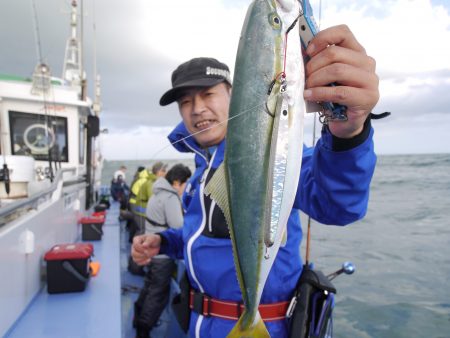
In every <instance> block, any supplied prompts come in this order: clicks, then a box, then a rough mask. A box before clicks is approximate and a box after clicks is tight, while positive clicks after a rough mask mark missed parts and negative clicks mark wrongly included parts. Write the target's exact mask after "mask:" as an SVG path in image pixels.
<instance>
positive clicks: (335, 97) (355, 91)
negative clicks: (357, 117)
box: [305, 86, 379, 112]
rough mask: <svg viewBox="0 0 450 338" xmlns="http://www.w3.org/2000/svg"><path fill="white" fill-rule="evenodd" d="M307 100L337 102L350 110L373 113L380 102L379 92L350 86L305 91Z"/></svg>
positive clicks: (316, 88)
mask: <svg viewBox="0 0 450 338" xmlns="http://www.w3.org/2000/svg"><path fill="white" fill-rule="evenodd" d="M305 94H306V95H305V99H307V100H308V101H313V102H324V101H325V102H335V103H340V104H344V105H346V106H347V107H348V108H349V109H350V110H354V111H356V110H362V111H368V112H370V111H372V109H373V107H375V105H376V103H377V102H378V98H379V94H378V91H376V90H375V91H374V90H368V89H362V88H355V87H349V86H335V87H330V86H327V87H315V88H312V89H308V90H306V91H305Z"/></svg>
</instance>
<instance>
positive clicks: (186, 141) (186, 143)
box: [167, 122, 225, 165]
mask: <svg viewBox="0 0 450 338" xmlns="http://www.w3.org/2000/svg"><path fill="white" fill-rule="evenodd" d="M189 135H190V134H189V131H188V130H187V129H186V126H185V125H184V123H183V122H180V123H179V124H178V125H177V126H176V127H175V129H174V130H173V131H172V132H171V133H170V134H169V135H168V136H167V138H168V139H169V141H170V143H172V145H173V147H174V148H175V149H176V150H178V151H179V152H182V153H189V152H191V153H195V154H196V155H198V156H200V158H203V160H205V161H206V163H208V162H209V158H210V157H211V155H210V154H209V152H208V150H207V149H203V148H201V147H200V145H199V144H198V143H197V141H195V139H194V138H193V137H188V136H189ZM224 150H225V140H222V142H220V143H219V144H218V145H217V152H218V153H217V155H218V156H217V155H216V159H215V161H214V162H216V160H218V161H220V162H222V160H223V155H224ZM198 156H196V160H195V162H196V165H198V164H199V163H198V161H199V158H198Z"/></svg>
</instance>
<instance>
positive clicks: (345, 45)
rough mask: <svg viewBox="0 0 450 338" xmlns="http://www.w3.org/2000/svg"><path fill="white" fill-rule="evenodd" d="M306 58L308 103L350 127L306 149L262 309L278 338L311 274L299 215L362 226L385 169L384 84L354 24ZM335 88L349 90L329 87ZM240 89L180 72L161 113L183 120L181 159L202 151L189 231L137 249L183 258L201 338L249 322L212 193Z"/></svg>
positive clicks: (194, 330) (189, 196)
mask: <svg viewBox="0 0 450 338" xmlns="http://www.w3.org/2000/svg"><path fill="white" fill-rule="evenodd" d="M306 53H307V55H308V56H309V58H310V59H309V61H308V63H307V64H306V71H305V75H306V86H305V88H306V90H305V91H304V92H303V96H304V98H305V99H306V100H308V101H312V102H315V101H326V102H336V103H339V104H342V105H345V106H347V116H348V120H347V121H346V122H334V121H330V122H329V123H328V124H326V125H324V126H323V128H322V134H321V138H320V139H319V140H318V142H317V144H316V146H315V147H313V148H310V147H307V146H305V145H302V144H299V145H298V146H299V147H303V159H302V167H301V174H300V180H299V182H298V187H297V189H298V190H297V192H298V193H297V196H296V198H295V201H294V205H293V209H292V212H291V215H290V217H289V220H288V223H287V241H286V244H285V246H283V247H281V248H280V250H279V251H278V254H277V257H276V258H275V261H274V264H273V266H272V269H271V271H270V273H269V276H268V278H267V281H266V284H265V286H264V289H263V292H262V296H261V302H260V308H261V309H262V308H264V310H265V311H264V313H262V314H261V317H262V319H263V320H264V323H265V325H266V327H267V329H268V331H269V333H270V335H271V337H277V338H285V337H288V335H289V332H288V329H289V322H288V318H286V312H287V308H288V306H289V303H290V301H291V299H292V297H293V294H294V292H295V288H296V285H297V283H298V280H299V276H300V275H301V273H302V259H301V255H300V243H301V240H302V237H303V234H302V228H301V225H300V215H299V210H302V211H303V212H305V213H306V214H308V215H310V216H311V218H313V219H314V220H316V221H318V222H320V223H323V224H333V225H346V224H349V223H352V222H355V221H357V220H359V219H361V218H362V217H364V215H365V214H366V211H367V204H368V200H369V187H370V182H371V179H372V175H373V172H374V168H375V163H376V155H375V153H374V144H373V133H374V131H373V128H372V126H371V116H372V115H371V111H372V109H373V108H374V107H375V105H376V103H377V101H378V98H379V91H378V83H379V80H378V77H377V75H376V73H375V61H374V59H373V58H371V57H370V56H368V55H367V53H366V51H365V49H364V48H363V47H362V46H361V45H360V44H359V42H358V41H357V40H356V38H355V37H354V35H353V33H352V32H351V31H350V29H349V28H348V27H347V26H345V25H340V26H336V27H330V28H327V29H325V30H322V31H320V32H319V33H318V34H317V35H316V36H315V37H314V38H313V39H312V40H311V42H310V44H309V45H308V47H307V49H306ZM333 82H336V83H340V84H342V85H340V86H334V87H332V86H328V85H329V84H330V83H333ZM231 84H232V83H231V79H230V76H229V68H228V67H227V66H226V65H225V64H223V63H221V62H219V61H218V60H216V59H212V58H205V57H202V58H195V59H192V60H189V61H187V62H185V63H183V64H181V65H180V66H179V67H178V68H177V69H176V70H175V71H174V72H173V73H172V88H171V89H170V90H169V91H167V92H166V93H165V94H164V95H163V96H162V97H161V99H160V105H163V106H166V105H168V104H170V103H172V102H176V103H177V104H178V109H179V111H180V114H181V117H182V120H183V121H182V123H180V124H179V125H178V126H177V127H176V128H175V130H174V131H173V132H172V133H171V134H170V135H169V140H170V142H171V143H172V144H173V145H174V147H175V148H176V149H177V150H179V151H181V152H194V153H195V165H196V170H195V172H194V173H193V175H192V177H191V178H190V179H189V182H188V184H187V187H186V191H185V193H184V195H183V206H184V209H185V210H186V213H185V217H184V224H183V227H182V228H180V229H166V230H164V231H161V232H159V233H157V234H144V235H141V236H137V237H135V238H134V240H133V246H132V257H133V259H134V260H135V262H136V263H138V264H141V265H146V264H148V263H149V262H150V261H151V260H153V259H154V256H155V255H157V254H161V253H164V254H167V255H169V256H170V257H173V258H177V259H181V258H184V260H185V262H186V271H187V275H188V282H189V287H190V292H191V293H190V295H192V296H191V297H188V300H189V304H188V305H187V306H186V310H187V311H188V314H189V319H188V327H187V330H188V335H189V336H190V337H196V338H199V337H200V338H222V337H226V336H227V334H228V333H229V332H230V331H231V329H232V328H233V327H234V326H235V324H236V322H237V320H238V318H239V317H240V315H241V313H242V306H241V304H242V294H241V291H240V288H239V283H238V279H237V274H236V268H235V265H234V261H233V254H232V244H231V240H230V235H229V231H228V228H227V224H226V222H225V219H224V216H223V213H222V211H221V210H220V208H218V207H217V206H216V204H215V201H214V200H212V199H211V198H210V196H207V195H205V194H204V188H205V185H206V184H207V183H208V181H209V180H210V179H211V177H212V176H213V174H214V172H215V170H216V169H217V168H218V167H219V165H220V164H221V163H222V162H223V160H224V157H225V148H226V137H225V136H226V132H227V120H228V118H229V116H228V109H229V104H230V98H231ZM244 136H245V135H244ZM251 155H252V154H249V156H251ZM249 175H251V172H249ZM211 304H214V305H215V308H214V311H211V307H210V305H211Z"/></svg>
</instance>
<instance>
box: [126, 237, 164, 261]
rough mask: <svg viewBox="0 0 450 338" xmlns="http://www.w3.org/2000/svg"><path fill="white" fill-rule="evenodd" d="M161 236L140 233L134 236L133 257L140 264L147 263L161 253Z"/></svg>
mask: <svg viewBox="0 0 450 338" xmlns="http://www.w3.org/2000/svg"><path fill="white" fill-rule="evenodd" d="M160 247H161V237H160V236H159V235H154V234H150V235H139V236H136V237H134V238H133V245H132V247H131V257H133V260H134V261H135V262H136V264H138V265H147V264H148V263H150V261H151V259H152V257H153V256H156V255H157V254H158V253H159V249H160Z"/></svg>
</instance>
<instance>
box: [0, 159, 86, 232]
mask: <svg viewBox="0 0 450 338" xmlns="http://www.w3.org/2000/svg"><path fill="white" fill-rule="evenodd" d="M66 172H76V168H65V169H60V170H58V174H57V175H56V177H55V179H54V180H53V182H52V184H51V185H50V187H48V188H47V189H45V190H43V191H41V192H39V193H37V194H35V195H33V196H30V197H28V198H25V199H21V200H18V201H15V202H11V203H9V204H8V205H5V206H3V207H0V227H1V226H2V225H3V222H2V221H1V220H2V219H3V218H5V217H7V216H9V215H11V214H12V213H14V212H16V211H17V210H19V209H22V208H24V207H27V206H30V205H33V204H34V203H36V202H38V201H39V199H41V198H43V197H45V196H46V195H49V194H51V193H53V192H54V191H55V190H56V189H57V188H58V184H59V182H60V180H61V179H62V176H63V174H64V173H66ZM79 183H81V182H79Z"/></svg>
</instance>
